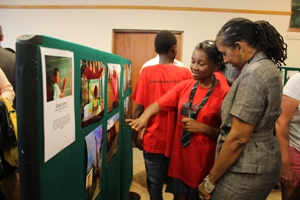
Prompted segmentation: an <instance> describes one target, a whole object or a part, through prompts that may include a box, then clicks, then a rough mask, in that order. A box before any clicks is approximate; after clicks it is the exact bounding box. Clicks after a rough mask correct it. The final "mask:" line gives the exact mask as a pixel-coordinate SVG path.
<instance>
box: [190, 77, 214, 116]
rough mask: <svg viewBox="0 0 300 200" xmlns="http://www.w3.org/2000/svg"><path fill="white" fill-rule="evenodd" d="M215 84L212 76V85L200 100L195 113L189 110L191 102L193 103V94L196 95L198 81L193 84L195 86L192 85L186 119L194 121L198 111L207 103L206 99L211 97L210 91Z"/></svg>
mask: <svg viewBox="0 0 300 200" xmlns="http://www.w3.org/2000/svg"><path fill="white" fill-rule="evenodd" d="M215 84H216V77H215V75H214V80H213V83H212V85H211V87H210V88H209V90H208V92H207V93H206V95H205V97H204V98H203V99H202V101H201V103H200V105H199V106H198V107H197V108H196V112H194V111H193V110H192V109H191V106H192V101H193V99H194V96H195V93H196V90H197V87H198V81H197V82H196V83H195V85H194V86H193V88H192V91H191V94H190V97H189V104H188V117H189V118H193V119H196V116H197V115H198V113H199V111H200V110H201V108H202V107H203V106H204V105H205V103H206V102H207V100H208V98H209V97H210V95H211V93H212V90H213V88H214V86H215Z"/></svg>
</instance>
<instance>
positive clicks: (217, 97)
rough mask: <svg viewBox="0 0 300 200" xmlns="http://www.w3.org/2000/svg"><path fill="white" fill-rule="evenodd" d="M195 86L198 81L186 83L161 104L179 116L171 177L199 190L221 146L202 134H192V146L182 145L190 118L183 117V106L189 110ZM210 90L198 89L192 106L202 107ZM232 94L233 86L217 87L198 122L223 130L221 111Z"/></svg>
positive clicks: (164, 108) (221, 85) (171, 160)
mask: <svg viewBox="0 0 300 200" xmlns="http://www.w3.org/2000/svg"><path fill="white" fill-rule="evenodd" d="M195 82H196V81H195V80H187V81H183V82H181V83H179V84H178V85H176V86H175V87H174V88H172V90H170V91H169V92H168V93H167V94H166V95H164V96H163V97H161V98H160V99H159V100H158V101H157V103H158V104H159V106H160V107H161V108H162V110H164V111H167V110H170V109H175V110H177V113H178V116H177V123H176V129H175V135H174V139H173V143H172V151H171V156H170V165H169V171H168V175H169V176H170V177H172V178H177V179H180V180H181V181H183V182H184V183H186V184H187V185H188V186H190V187H191V188H197V187H198V185H199V184H200V183H201V182H202V181H203V179H204V178H205V176H206V175H207V174H208V173H209V171H210V169H211V168H212V166H213V163H214V158H215V149H216V143H217V140H216V139H213V138H211V137H209V136H207V135H205V134H204V133H200V132H199V133H193V134H192V136H191V141H190V144H189V145H187V146H186V147H183V146H182V144H181V137H182V134H183V132H184V126H183V124H182V123H181V120H182V119H183V118H185V117H186V116H182V115H181V114H180V113H181V112H180V111H181V109H182V107H183V105H186V106H187V104H188V102H189V96H190V93H191V90H192V88H193V86H194V84H195ZM208 90H209V88H201V87H199V86H198V88H197V90H196V93H195V96H194V99H193V101H192V105H196V106H199V104H200V102H201V101H202V99H203V98H204V96H205V95H206V93H207V92H208ZM228 90H229V86H228V85H227V86H226V85H223V84H221V81H219V82H218V83H217V84H216V85H215V86H214V88H213V91H212V93H211V95H210V97H209V99H208V100H207V102H206V104H205V105H204V106H203V107H202V109H201V110H200V111H199V113H198V116H197V119H196V120H197V121H198V122H200V123H203V124H206V125H209V126H212V127H216V128H219V127H220V125H221V116H220V108H221V104H222V101H223V98H224V97H225V95H226V93H227V91H228ZM192 107H193V106H192Z"/></svg>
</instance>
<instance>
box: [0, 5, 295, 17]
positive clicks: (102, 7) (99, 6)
mask: <svg viewBox="0 0 300 200" xmlns="http://www.w3.org/2000/svg"><path fill="white" fill-rule="evenodd" d="M0 9H123V10H174V11H194V12H224V13H246V14H265V15H291V14H292V12H290V11H271V10H270V11H269V10H245V9H227V8H200V7H173V6H129V5H0Z"/></svg>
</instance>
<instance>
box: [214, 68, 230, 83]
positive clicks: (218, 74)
mask: <svg viewBox="0 0 300 200" xmlns="http://www.w3.org/2000/svg"><path fill="white" fill-rule="evenodd" d="M214 75H215V76H216V79H218V80H219V82H220V83H221V84H222V85H226V86H229V85H228V82H227V79H226V77H225V76H224V74H223V73H222V72H221V71H220V70H219V71H216V72H214Z"/></svg>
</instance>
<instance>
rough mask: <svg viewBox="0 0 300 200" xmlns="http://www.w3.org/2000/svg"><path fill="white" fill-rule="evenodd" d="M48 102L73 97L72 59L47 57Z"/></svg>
mask: <svg viewBox="0 0 300 200" xmlns="http://www.w3.org/2000/svg"><path fill="white" fill-rule="evenodd" d="M45 64H46V83H47V84H46V90H47V102H49V101H53V100H57V99H60V98H63V97H66V96H70V95H72V58H70V57H59V56H50V55H45Z"/></svg>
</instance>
